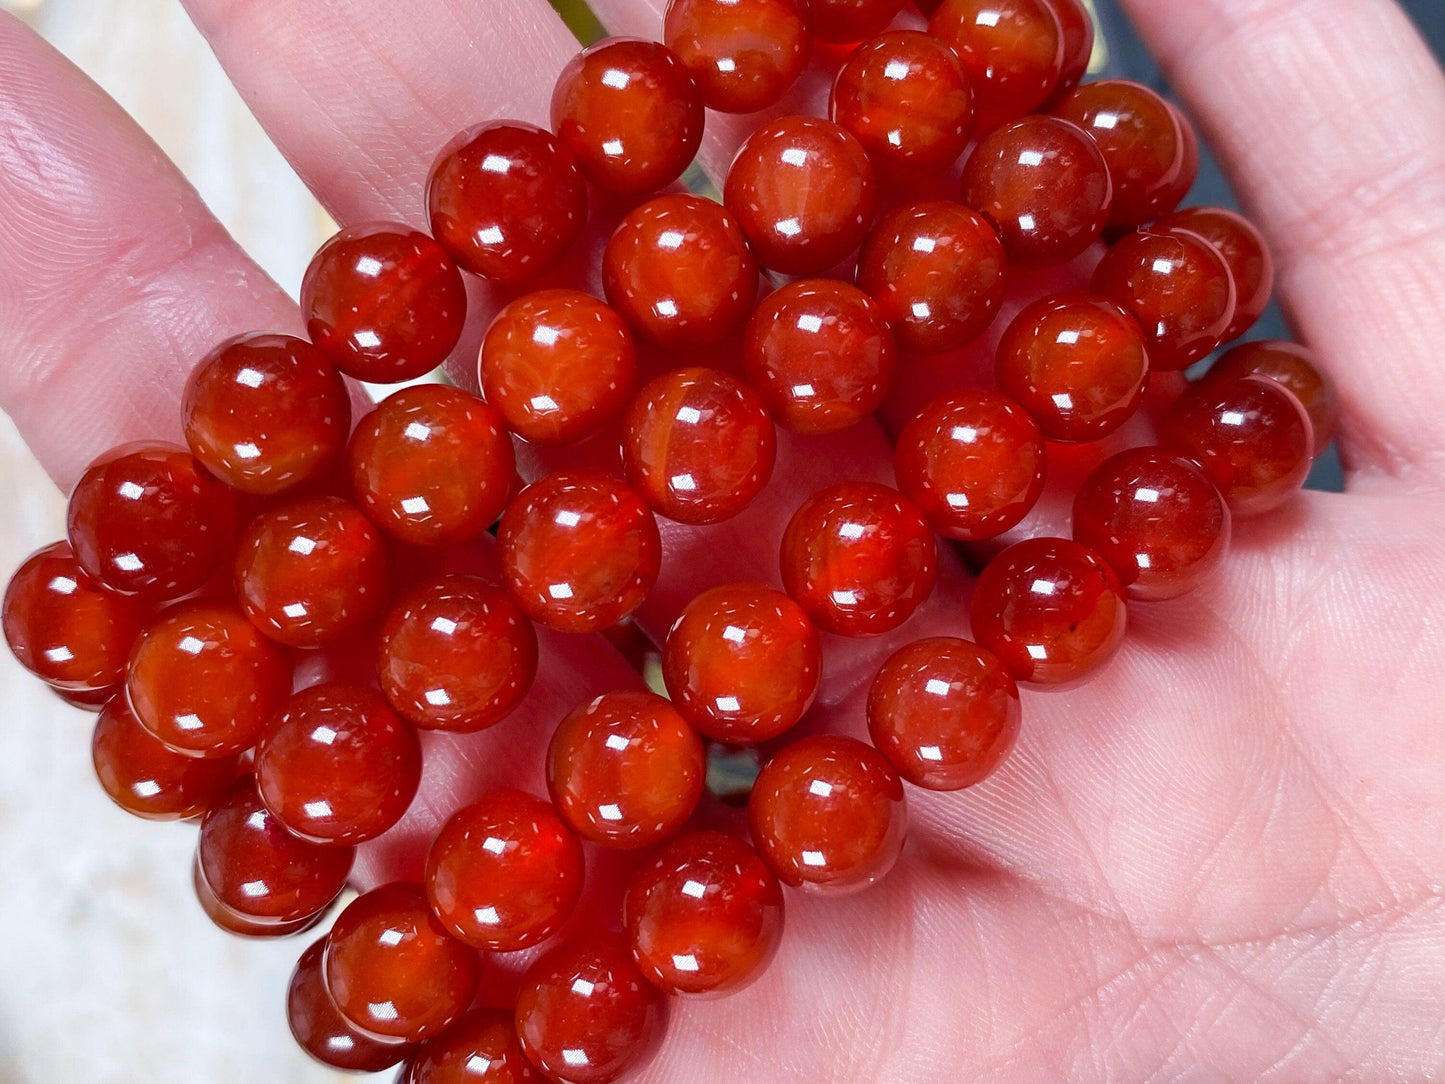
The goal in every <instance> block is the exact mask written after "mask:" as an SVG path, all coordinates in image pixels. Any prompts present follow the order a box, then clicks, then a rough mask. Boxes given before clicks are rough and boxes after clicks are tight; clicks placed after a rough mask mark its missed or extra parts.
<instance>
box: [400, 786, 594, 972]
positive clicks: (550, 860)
mask: <svg viewBox="0 0 1445 1084" xmlns="http://www.w3.org/2000/svg"><path fill="white" fill-rule="evenodd" d="M582 875H583V862H582V844H581V843H579V842H578V841H577V837H576V836H574V835H573V834H572V833H571V832H569V831H568V830H567V828H566V827H565V826H564V825H563V824H562V821H561V820H559V819H558V817H557V814H556V813H555V812H554V811H553V809H552V807H551V806H550V805H549V804H547V803H546V802H544V801H543V800H542V799H541V798H534V797H533V796H532V795H530V794H524V793H523V792H522V791H519V790H499V791H494V792H493V793H491V794H488V795H487V796H486V797H484V798H482V799H481V801H479V802H475V803H473V804H472V805H469V806H467V807H466V808H465V809H462V810H460V811H459V812H457V813H455V814H453V816H452V818H451V819H450V820H449V821H447V822H446V824H445V825H443V826H442V829H441V831H440V832H438V833H437V836H436V839H435V840H434V841H433V842H432V845H431V850H430V851H429V852H428V853H427V859H426V890H427V898H428V899H429V900H430V901H431V908H432V911H433V912H434V913H435V914H436V916H437V918H438V919H440V920H441V924H442V925H443V926H445V927H446V928H447V930H448V931H449V932H450V933H451V935H452V936H453V937H457V938H460V939H461V940H463V941H465V942H466V943H467V944H469V945H472V946H474V947H476V948H480V949H489V950H491V951H493V952H515V951H516V950H517V949H524V948H530V947H531V946H533V945H536V944H540V943H541V942H543V941H545V940H546V939H547V938H549V937H551V936H552V935H553V934H554V933H556V932H557V931H558V930H559V929H560V928H561V926H562V923H564V922H566V921H567V919H568V917H569V916H570V915H571V914H572V910H573V908H575V907H576V906H577V900H578V898H579V897H580V896H581V894H582Z"/></svg>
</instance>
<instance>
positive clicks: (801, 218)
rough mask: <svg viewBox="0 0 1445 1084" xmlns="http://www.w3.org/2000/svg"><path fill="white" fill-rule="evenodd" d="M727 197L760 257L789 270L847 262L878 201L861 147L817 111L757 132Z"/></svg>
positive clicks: (741, 154)
mask: <svg viewBox="0 0 1445 1084" xmlns="http://www.w3.org/2000/svg"><path fill="white" fill-rule="evenodd" d="M723 199H724V201H725V202H726V203H727V207H728V210H729V211H731V212H732V213H733V214H734V215H736V216H737V220H738V222H739V224H740V225H741V226H742V230H743V233H745V234H746V235H747V238H748V241H750V242H751V243H752V246H753V251H754V252H756V253H757V255H758V260H759V262H761V263H762V265H763V266H764V267H768V268H771V269H772V270H774V271H780V272H782V273H783V274H785V275H812V274H817V273H818V272H820V271H826V270H827V269H828V268H830V267H832V266H833V265H834V264H836V263H839V262H840V261H842V260H843V259H844V258H846V257H847V256H848V255H849V254H850V253H852V251H853V250H854V249H856V248H857V247H858V245H859V243H860V242H861V241H862V240H863V238H864V236H865V235H866V234H867V233H868V227H869V226H870V225H871V224H872V222H873V215H874V213H875V212H876V210H877V207H878V191H877V182H876V181H875V180H874V176H873V166H872V164H871V163H870V162H869V161H868V154H867V152H865V151H864V150H863V145H862V144H861V143H859V142H858V140H856V139H855V138H853V136H852V135H851V134H850V133H849V132H848V131H847V129H845V128H841V127H839V126H838V125H836V124H834V123H832V122H831V121H826V120H820V119H818V118H816V117H779V118H778V119H777V120H773V121H769V122H768V123H766V124H764V125H762V126H761V127H759V128H758V129H757V130H756V131H755V132H753V134H752V135H751V136H749V137H748V141H747V142H746V143H744V144H743V146H742V149H741V150H739V151H738V154H737V157H736V158H735V159H733V164H732V168H731V169H729V170H728V177H727V184H726V186H725V188H724V193H723Z"/></svg>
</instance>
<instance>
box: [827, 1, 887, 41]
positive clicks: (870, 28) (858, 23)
mask: <svg viewBox="0 0 1445 1084" xmlns="http://www.w3.org/2000/svg"><path fill="white" fill-rule="evenodd" d="M902 7H903V0H809V3H808V10H809V13H810V14H811V15H812V17H813V36H814V37H815V38H817V39H818V40H819V41H828V42H854V41H862V40H863V39H864V38H871V37H872V36H873V35H874V34H877V33H880V32H881V31H883V30H884V29H885V28H886V27H887V26H888V24H889V23H891V22H892V21H893V17H894V16H895V15H897V14H898V12H899V10H900V9H901V8H902Z"/></svg>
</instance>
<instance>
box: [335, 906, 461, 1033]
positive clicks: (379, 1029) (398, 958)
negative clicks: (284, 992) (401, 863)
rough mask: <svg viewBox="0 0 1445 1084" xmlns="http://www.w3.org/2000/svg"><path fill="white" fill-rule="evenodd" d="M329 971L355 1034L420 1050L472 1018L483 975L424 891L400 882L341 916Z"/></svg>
mask: <svg viewBox="0 0 1445 1084" xmlns="http://www.w3.org/2000/svg"><path fill="white" fill-rule="evenodd" d="M322 967H323V974H324V975H325V980H326V988H327V989H328V990H329V991H331V997H332V1000H333V1001H335V1002H336V1008H337V1009H338V1010H340V1012H341V1015H342V1017H343V1018H345V1019H346V1020H347V1021H348V1022H349V1023H350V1024H351V1025H352V1026H353V1027H355V1028H358V1029H360V1030H361V1031H362V1032H363V1033H365V1034H368V1035H373V1036H376V1037H377V1038H380V1039H400V1040H403V1041H405V1042H412V1043H414V1042H420V1041H421V1040H423V1039H429V1038H431V1037H432V1036H433V1035H438V1034H440V1033H441V1032H443V1031H445V1030H446V1029H447V1028H448V1027H449V1026H450V1025H451V1024H453V1023H455V1022H456V1020H457V1019H459V1018H460V1017H461V1015H462V1013H464V1012H466V1011H467V1009H468V1008H469V1007H470V1006H471V1003H472V997H473V996H474V995H475V994H476V992H477V980H478V977H479V973H480V970H481V968H480V964H479V962H478V960H477V954H476V951H475V950H474V949H472V948H469V947H468V946H466V945H464V944H462V943H461V942H460V941H458V940H457V939H456V938H454V937H452V936H451V935H450V934H448V933H447V932H446V930H444V929H443V928H442V925H441V923H439V922H438V921H437V920H436V916H435V915H433V914H432V913H431V909H430V908H429V907H428V906H427V901H426V893H425V892H423V891H422V888H421V886H420V885H416V884H407V883H405V882H400V881H398V882H395V883H393V884H387V885H382V886H381V887H380V888H374V889H372V890H371V891H370V892H367V893H366V894H365V895H362V896H358V897H357V898H356V899H354V900H352V901H351V903H350V904H349V905H348V906H347V907H346V909H345V910H344V911H342V912H341V914H339V915H338V916H337V917H336V925H334V926H333V927H332V928H331V934H330V936H329V937H328V938H327V940H326V956H325V960H324V962H323V964H322Z"/></svg>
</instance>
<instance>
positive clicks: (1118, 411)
mask: <svg viewBox="0 0 1445 1084" xmlns="http://www.w3.org/2000/svg"><path fill="white" fill-rule="evenodd" d="M996 374H997V378H998V389H999V391H1001V392H1003V393H1004V394H1005V395H1007V396H1010V397H1011V398H1013V399H1016V400H1017V401H1018V402H1019V404H1020V405H1022V406H1023V408H1024V409H1025V410H1027V411H1028V412H1029V413H1030V414H1031V415H1032V416H1033V419H1034V421H1036V422H1037V423H1038V425H1039V429H1040V430H1042V431H1043V434H1044V436H1045V437H1047V438H1048V439H1049V440H1056V441H1061V442H1064V443H1069V444H1073V443H1078V442H1081V441H1089V440H1098V439H1099V438H1100V437H1105V436H1108V435H1109V434H1110V433H1112V432H1114V431H1115V430H1116V429H1118V428H1119V427H1120V426H1121V425H1123V424H1124V423H1125V422H1126V421H1128V420H1129V418H1130V417H1132V416H1133V414H1134V412H1135V410H1137V409H1138V407H1139V400H1140V399H1141V398H1142V397H1143V395H1144V386H1145V383H1146V382H1147V380H1148V377H1149V357H1148V353H1147V351H1146V350H1145V348H1144V333H1143V332H1142V331H1141V330H1140V329H1139V325H1138V324H1137V323H1136V322H1135V320H1134V318H1133V317H1132V316H1130V315H1129V314H1128V313H1126V312H1125V311H1124V310H1123V309H1121V308H1119V306H1118V305H1115V304H1114V303H1113V302H1112V301H1105V300H1104V299H1103V298H1101V297H1092V296H1090V295H1088V294H1058V295H1055V296H1053V297H1045V298H1041V299H1040V300H1038V301H1035V302H1034V303H1033V304H1032V305H1029V306H1028V307H1027V308H1025V309H1024V310H1023V311H1022V312H1021V313H1019V314H1018V316H1017V317H1015V319H1014V322H1013V323H1012V324H1010V325H1009V327H1008V330H1007V331H1005V332H1004V335H1003V338H1002V339H1001V340H1000V341H999V346H998V357H997V363H996Z"/></svg>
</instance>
